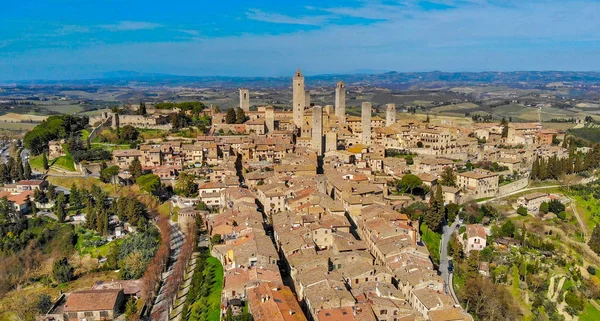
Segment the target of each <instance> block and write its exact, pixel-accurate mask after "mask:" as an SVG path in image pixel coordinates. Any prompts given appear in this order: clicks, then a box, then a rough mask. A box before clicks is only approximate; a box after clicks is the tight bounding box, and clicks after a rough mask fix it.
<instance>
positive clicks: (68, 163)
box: [51, 155, 75, 172]
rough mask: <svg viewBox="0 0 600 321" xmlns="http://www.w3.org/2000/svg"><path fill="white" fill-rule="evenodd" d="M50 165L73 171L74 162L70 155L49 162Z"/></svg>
mask: <svg viewBox="0 0 600 321" xmlns="http://www.w3.org/2000/svg"><path fill="white" fill-rule="evenodd" d="M51 164H52V165H51V166H55V167H58V168H60V169H63V170H66V171H71V172H74V171H75V162H74V161H73V157H71V155H67V156H61V157H59V158H56V159H54V160H53V161H52V162H51Z"/></svg>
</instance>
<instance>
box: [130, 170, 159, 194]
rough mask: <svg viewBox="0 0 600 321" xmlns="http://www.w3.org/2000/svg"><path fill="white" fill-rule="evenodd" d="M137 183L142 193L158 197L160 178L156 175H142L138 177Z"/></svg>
mask: <svg viewBox="0 0 600 321" xmlns="http://www.w3.org/2000/svg"><path fill="white" fill-rule="evenodd" d="M135 182H136V184H138V185H139V186H140V189H141V190H142V191H144V192H147V193H150V194H152V195H157V194H158V191H159V189H160V177H158V176H156V175H154V174H146V175H142V176H140V177H138V178H137V179H136V180H135Z"/></svg>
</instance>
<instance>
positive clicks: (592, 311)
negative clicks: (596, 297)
mask: <svg viewBox="0 0 600 321" xmlns="http://www.w3.org/2000/svg"><path fill="white" fill-rule="evenodd" d="M597 320H600V311H598V309H596V308H595V307H594V306H593V305H592V304H591V303H587V304H586V305H585V310H583V312H582V313H581V314H580V315H579V321H597Z"/></svg>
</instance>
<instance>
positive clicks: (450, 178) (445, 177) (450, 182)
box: [440, 166, 456, 187]
mask: <svg viewBox="0 0 600 321" xmlns="http://www.w3.org/2000/svg"><path fill="white" fill-rule="evenodd" d="M440 184H442V185H444V186H452V187H456V174H455V173H454V170H453V169H452V167H450V166H446V168H444V171H443V172H442V177H441V179H440Z"/></svg>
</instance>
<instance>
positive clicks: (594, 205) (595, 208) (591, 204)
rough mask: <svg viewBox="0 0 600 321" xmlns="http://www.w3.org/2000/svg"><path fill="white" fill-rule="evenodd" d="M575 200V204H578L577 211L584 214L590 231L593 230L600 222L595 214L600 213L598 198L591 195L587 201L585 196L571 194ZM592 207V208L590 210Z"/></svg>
mask: <svg viewBox="0 0 600 321" xmlns="http://www.w3.org/2000/svg"><path fill="white" fill-rule="evenodd" d="M569 196H570V197H572V198H573V199H574V200H575V205H576V206H577V212H578V213H579V215H581V216H583V219H584V220H585V223H586V226H587V228H588V231H590V232H591V231H592V229H593V228H594V227H595V226H596V225H598V224H600V219H598V217H596V216H594V213H598V212H599V211H600V203H599V201H598V200H596V199H594V198H593V197H591V196H590V197H589V199H588V200H587V201H586V200H585V199H583V197H581V196H579V195H569ZM588 208H590V210H588Z"/></svg>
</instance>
